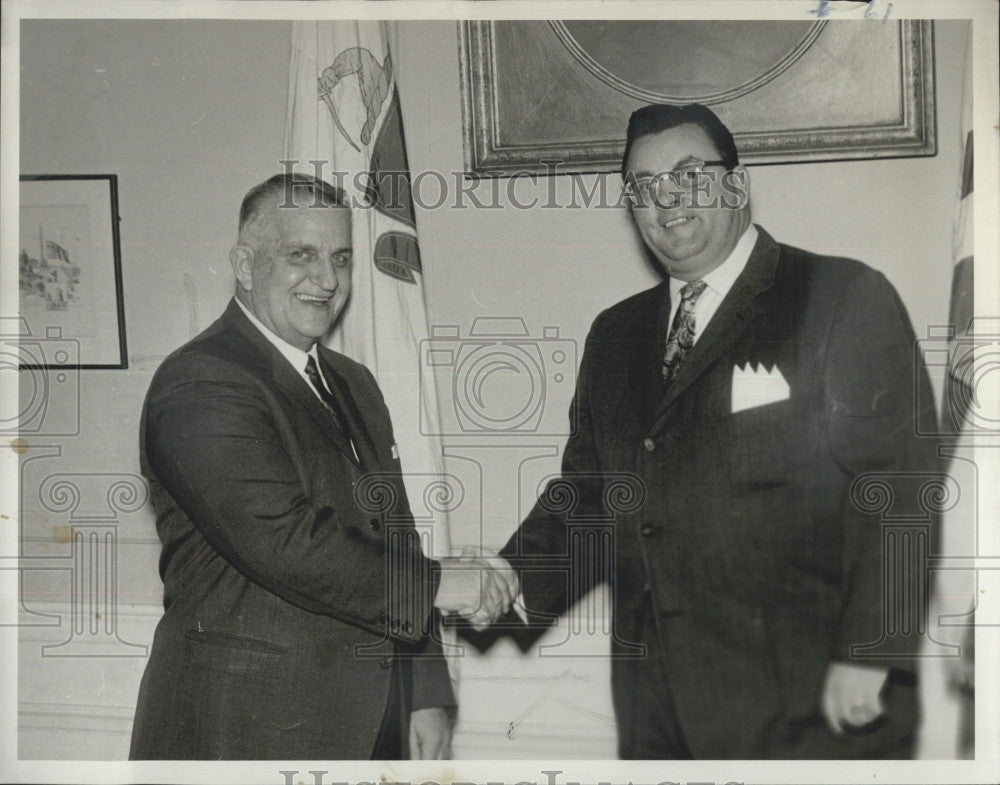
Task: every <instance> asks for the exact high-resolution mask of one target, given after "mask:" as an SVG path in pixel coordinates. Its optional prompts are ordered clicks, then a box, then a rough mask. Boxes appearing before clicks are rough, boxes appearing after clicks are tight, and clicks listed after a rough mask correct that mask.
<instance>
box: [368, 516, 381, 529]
mask: <svg viewBox="0 0 1000 785" xmlns="http://www.w3.org/2000/svg"><path fill="white" fill-rule="evenodd" d="M368 525H369V526H371V529H372V531H373V532H377V531H378V530H379V529H381V528H382V522H381V521H380V520H379V519H378V518H372V519H371V520H370V521H368Z"/></svg>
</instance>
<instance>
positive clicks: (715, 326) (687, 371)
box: [653, 226, 779, 423]
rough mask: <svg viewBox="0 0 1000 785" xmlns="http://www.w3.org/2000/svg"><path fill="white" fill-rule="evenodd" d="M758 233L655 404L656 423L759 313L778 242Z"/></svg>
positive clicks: (768, 284) (761, 232)
mask: <svg viewBox="0 0 1000 785" xmlns="http://www.w3.org/2000/svg"><path fill="white" fill-rule="evenodd" d="M757 231H758V233H759V236H758V238H757V242H756V244H755V245H754V248H753V251H752V252H751V253H750V258H749V259H748V260H747V264H746V267H745V268H744V269H743V272H742V273H740V275H739V277H738V278H737V279H736V281H735V282H734V283H733V287H732V289H730V290H729V293H728V294H727V295H726V297H725V298H724V299H723V301H722V303H721V304H720V305H719V308H718V310H717V311H716V312H715V315H714V316H713V317H712V321H710V322H709V323H708V326H707V327H706V328H705V331H704V332H703V333H702V334H701V336H699V338H698V342H697V343H696V344H695V345H694V347H693V348H692V349H691V351H690V352H688V354H687V356H686V357H685V358H684V362H683V363H682V364H681V369H680V371H679V372H678V375H677V378H675V379H674V381H673V382H672V383H671V385H670V386H669V387H668V388H667V391H666V394H665V395H664V396H663V399H662V400H661V401H660V403H659V405H658V406H657V407H656V412H655V415H654V417H653V419H654V422H656V423H659V422H660V421H661V420H662V419H663V417H664V415H665V414H666V413H667V411H668V410H669V409H670V406H671V405H672V404H673V403H674V401H676V400H677V398H678V397H680V396H681V395H682V394H683V393H684V391H685V390H686V389H687V388H688V387H690V386H691V384H692V383H693V382H694V381H696V380H697V379H698V377H699V376H701V375H702V374H703V373H704V372H705V371H706V370H708V369H709V368H710V367H711V366H712V364H713V363H714V362H715V361H716V360H718V359H719V357H720V356H721V355H722V354H723V353H724V352H725V351H726V350H727V349H728V348H729V347H730V346H732V345H733V343H734V342H735V341H736V340H737V339H738V338H739V337H740V336H741V335H742V334H743V331H744V330H745V329H746V327H747V325H748V324H749V323H750V322H751V321H752V320H753V319H754V318H756V317H757V316H759V315H760V314H761V313H762V312H763V308H762V307H761V305H760V303H759V302H758V299H757V297H758V295H759V294H760V293H761V292H764V291H766V290H767V289H769V288H770V287H771V284H772V283H773V281H774V270H775V267H776V266H777V264H778V252H779V249H778V244H777V243H776V242H775V241H774V240H773V239H772V238H771V236H770V235H768V234H767V232H765V231H764V230H763V229H761V228H760V227H759V226H758V227H757Z"/></svg>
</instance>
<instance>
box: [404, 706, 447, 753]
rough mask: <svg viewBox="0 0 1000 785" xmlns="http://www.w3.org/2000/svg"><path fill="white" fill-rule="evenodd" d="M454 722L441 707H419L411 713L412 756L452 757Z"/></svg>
mask: <svg viewBox="0 0 1000 785" xmlns="http://www.w3.org/2000/svg"><path fill="white" fill-rule="evenodd" d="M454 728H455V726H454V723H453V722H452V721H451V718H450V717H449V716H448V712H447V711H445V710H444V709H442V708H440V707H436V708H433V709H417V710H416V711H415V712H413V713H412V714H410V758H411V759H412V760H447V759H448V758H450V757H451V734H452V732H453V731H454Z"/></svg>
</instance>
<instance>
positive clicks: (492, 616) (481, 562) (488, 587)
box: [434, 546, 520, 631]
mask: <svg viewBox="0 0 1000 785" xmlns="http://www.w3.org/2000/svg"><path fill="white" fill-rule="evenodd" d="M440 563H441V583H440V584H439V586H438V593H437V597H436V598H435V599H434V605H435V607H437V608H438V609H440V610H442V611H446V612H451V613H459V614H461V615H462V616H463V617H464V618H465V619H466V620H468V622H469V624H471V625H472V627H473V628H474V629H476V630H478V631H482V630H484V629H486V628H487V627H488V626H489V625H490V624H492V623H493V622H495V621H496V620H497V619H499V618H500V617H501V616H503V615H504V614H505V613H507V611H508V610H510V606H511V603H513V602H514V599H515V598H516V597H517V595H518V593H519V592H520V587H519V584H518V580H517V575H516V574H515V573H514V570H513V569H511V567H510V565H509V564H508V563H507V561H506V560H505V559H503V558H501V557H500V556H497V555H496V554H495V553H493V552H492V551H483V553H482V554H481V555H477V554H476V551H475V549H473V548H472V547H471V546H470V547H467V548H466V549H465V550H464V551H463V552H462V555H461V557H459V558H457V559H456V558H446V559H441V560H440Z"/></svg>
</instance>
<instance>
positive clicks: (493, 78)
mask: <svg viewBox="0 0 1000 785" xmlns="http://www.w3.org/2000/svg"><path fill="white" fill-rule="evenodd" d="M459 30H460V37H459V48H460V62H461V76H462V107H463V124H464V129H463V130H464V146H465V168H466V175H467V176H469V177H488V176H504V175H512V174H514V173H523V172H528V173H538V174H551V173H554V172H555V173H564V172H566V173H568V172H610V171H615V170H617V169H618V167H619V166H620V164H621V156H622V152H623V150H624V143H625V121H624V118H627V117H628V116H629V115H630V114H631V113H632V112H633V111H634V110H635V109H637V108H638V107H640V106H642V105H644V104H647V103H673V104H683V103H692V102H697V103H702V104H706V105H708V106H710V107H711V108H712V109H713V111H715V113H716V114H717V115H719V117H720V119H721V120H722V121H723V122H724V123H725V124H726V125H727V126H729V127H730V128H731V129H733V130H734V136H735V138H736V144H737V146H738V148H739V151H740V157H741V160H743V161H744V162H745V163H751V164H752V163H768V164H772V163H790V162H798V161H825V160H841V159H858V158H887V157H903V156H921V155H934V153H935V150H936V146H935V114H934V67H933V63H934V58H933V23H932V22H931V21H924V20H893V19H878V20H850V21H848V20H836V21H832V20H819V19H814V20H808V19H806V20H801V21H799V20H795V21H792V20H786V21H752V20H739V21H735V20H734V21H726V20H715V21H688V20H685V21H656V20H641V21H613V20H599V21H598V20H566V21H548V22H546V21H524V20H505V21H468V22H463V23H460V28H459Z"/></svg>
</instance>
